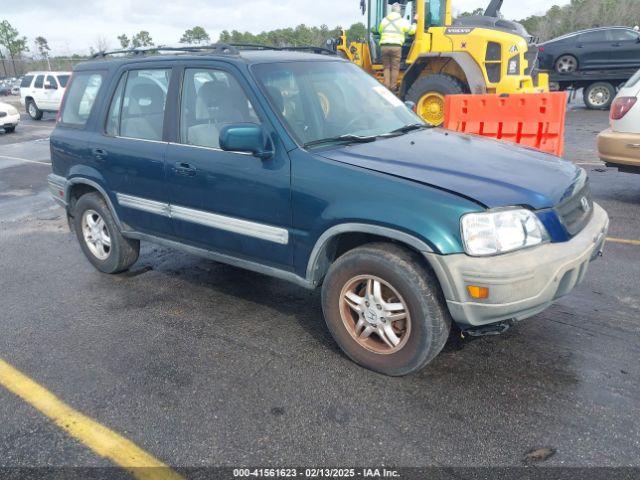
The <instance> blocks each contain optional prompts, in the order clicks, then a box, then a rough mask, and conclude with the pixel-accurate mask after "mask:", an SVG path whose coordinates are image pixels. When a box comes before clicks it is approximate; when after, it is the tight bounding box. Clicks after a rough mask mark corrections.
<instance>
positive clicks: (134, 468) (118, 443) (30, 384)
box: [0, 359, 183, 480]
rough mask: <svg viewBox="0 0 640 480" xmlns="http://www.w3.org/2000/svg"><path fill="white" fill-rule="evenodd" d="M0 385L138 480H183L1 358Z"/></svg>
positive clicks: (147, 454)
mask: <svg viewBox="0 0 640 480" xmlns="http://www.w3.org/2000/svg"><path fill="white" fill-rule="evenodd" d="M0 385H2V386H3V387H4V388H6V389H7V390H9V391H10V392H12V393H14V394H15V395H17V396H18V397H20V398H22V399H23V400H24V401H25V402H27V403H28V404H29V405H31V406H32V407H34V408H36V409H37V410H39V411H40V412H41V413H42V414H44V415H45V416H47V417H49V418H50V419H51V420H53V422H54V423H55V424H56V425H57V426H58V427H60V428H61V429H62V430H64V431H65V432H67V433H68V434H69V435H71V436H72V437H73V438H75V439H77V440H79V441H80V442H82V443H83V444H84V445H86V446H87V447H89V448H90V449H91V450H93V451H94V452H95V453H97V454H98V455H100V456H102V457H105V458H108V459H109V460H111V461H112V462H113V463H115V464H116V465H118V466H120V467H122V468H124V469H126V470H127V471H129V472H130V473H131V475H133V476H134V477H135V478H137V479H139V480H182V479H183V477H182V476H180V475H179V474H178V473H176V472H174V471H173V470H171V468H169V467H168V466H167V465H165V464H164V463H162V462H161V461H160V460H158V459H156V458H155V457H153V456H152V455H150V454H149V453H147V452H145V451H144V450H142V449H141V448H140V447H138V446H137V445H135V444H134V443H133V442H131V441H129V440H127V439H126V438H124V437H122V436H120V435H118V434H117V433H116V432H114V431H113V430H110V429H108V428H107V427H105V426H104V425H100V424H99V423H98V422H96V421H94V420H92V419H90V418H89V417H87V416H85V415H83V414H82V413H80V412H78V411H76V410H74V409H73V408H71V407H70V406H69V405H67V404H66V403H64V402H63V401H61V400H60V399H58V398H57V397H56V396H55V395H54V394H53V393H51V392H49V391H48V390H47V389H46V388H44V387H42V386H40V385H38V384H37V383H36V382H34V381H33V380H31V379H30V378H29V377H27V376H25V375H24V374H23V373H21V372H19V371H18V370H16V369H15V368H13V367H12V366H11V365H9V364H8V363H6V362H4V361H3V360H2V359H0Z"/></svg>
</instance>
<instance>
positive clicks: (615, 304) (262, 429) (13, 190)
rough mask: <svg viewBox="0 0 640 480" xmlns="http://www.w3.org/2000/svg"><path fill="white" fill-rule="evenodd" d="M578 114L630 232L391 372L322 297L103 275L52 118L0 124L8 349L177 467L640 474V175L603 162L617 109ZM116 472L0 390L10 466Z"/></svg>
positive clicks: (188, 274)
mask: <svg viewBox="0 0 640 480" xmlns="http://www.w3.org/2000/svg"><path fill="white" fill-rule="evenodd" d="M567 123H568V131H567V158H568V159H570V160H571V161H573V162H575V163H579V164H581V165H582V166H583V167H584V168H586V169H587V170H588V172H589V174H590V176H591V182H592V188H593V191H594V195H595V198H596V201H598V202H599V203H601V204H602V205H603V206H604V207H605V209H606V210H607V211H608V212H609V215H610V217H611V231H610V236H611V237H613V238H614V239H616V241H615V242H613V241H612V242H609V243H608V244H607V246H606V251H605V256H604V257H603V258H602V259H599V260H598V261H596V262H594V263H593V264H592V265H591V268H590V271H589V273H588V275H587V278H586V280H585V282H584V283H583V284H582V285H580V286H579V287H578V288H577V289H576V291H574V292H573V293H572V294H571V295H570V296H568V297H565V298H563V299H561V300H560V301H558V303H557V304H555V305H554V306H553V307H552V308H550V309H549V310H547V311H546V312H544V313H542V314H540V315H537V316H536V317H534V318H532V319H529V320H526V321H524V322H521V323H520V324H518V325H516V326H515V327H514V328H512V329H510V330H509V331H508V332H507V333H505V334H504V335H501V336H498V337H485V338H481V339H478V340H474V341H468V342H467V341H459V340H455V339H452V341H451V342H450V343H449V345H448V346H447V347H446V348H445V351H444V352H443V353H441V354H440V356H438V357H437V358H436V360H435V361H434V362H433V363H432V364H431V365H429V366H428V367H427V368H426V369H424V370H423V371H421V372H420V373H419V374H416V375H413V376H410V377H406V378H388V377H384V376H381V375H378V374H375V373H372V372H369V371H367V370H363V369H362V368H360V367H358V366H357V365H355V364H354V363H352V362H351V361H349V360H348V359H347V358H346V357H345V356H344V355H343V354H342V353H341V352H340V350H339V349H338V347H337V346H336V344H335V342H334V341H333V340H332V339H331V337H330V335H329V333H328V331H327V329H326V327H325V325H324V322H323V319H322V313H321V308H320V298H319V294H318V292H309V291H306V290H303V289H301V288H298V287H296V286H294V285H290V284H288V283H285V282H283V281H279V280H276V279H272V278H269V277H265V276H261V275H258V274H253V273H249V272H245V271H242V270H239V269H236V268H233V267H229V266H225V265H221V264H217V263H214V262H211V261H207V260H202V259H200V258H196V257H192V256H189V255H186V254H183V253H179V252H176V251H173V250H169V249H166V248H161V247H156V246H154V245H150V244H145V245H143V248H142V254H141V256H140V260H139V261H138V263H137V264H136V265H135V266H134V268H133V270H132V271H131V272H129V273H126V274H123V275H118V276H106V275H102V274H100V273H98V272H97V271H96V270H95V269H93V268H92V267H91V265H90V264H89V263H88V262H87V261H86V260H85V258H84V257H83V255H82V253H81V251H80V247H79V246H78V243H77V241H76V239H75V237H74V236H73V235H72V234H71V233H70V232H69V230H68V228H67V226H66V221H65V218H64V214H63V211H62V209H60V208H59V207H57V206H55V205H54V204H53V202H52V201H51V200H49V199H48V197H47V192H46V175H47V174H48V173H49V172H50V167H49V165H48V162H49V156H48V142H47V138H48V135H49V133H50V131H51V129H52V128H53V126H54V123H53V120H52V119H48V120H45V121H43V122H32V121H28V120H26V121H25V122H24V123H23V124H21V125H20V126H19V127H18V129H17V132H16V133H14V134H4V133H1V132H0V292H2V293H1V294H0V359H2V360H4V361H5V362H7V363H9V364H11V365H12V366H13V367H15V368H17V369H19V370H20V371H21V372H22V373H23V374H25V375H27V376H28V377H30V378H31V379H33V380H34V381H35V382H38V384H40V385H42V386H44V387H46V388H47V389H48V390H49V391H50V392H52V393H54V394H55V395H56V396H57V397H58V398H59V399H61V400H62V401H64V402H66V404H68V405H70V406H72V407H73V408H74V409H77V410H78V411H80V412H82V413H83V414H85V415H87V416H88V417H90V418H92V419H94V420H95V421H97V422H99V423H100V424H102V425H104V426H106V427H108V428H110V429H112V430H113V431H115V432H118V433H119V434H120V435H122V436H123V437H126V438H127V439H128V440H130V441H131V442H134V443H135V444H136V445H138V446H139V447H141V448H143V449H144V450H146V451H147V452H150V454H152V455H153V456H155V457H156V458H158V459H161V460H162V461H163V462H166V464H167V465H170V466H171V467H174V468H176V469H180V468H184V467H200V466H241V465H242V466H278V467H283V466H348V465H351V466H378V467H381V466H415V467H423V466H521V465H524V464H525V463H526V455H527V453H528V452H530V451H531V450H535V449H538V448H549V450H548V452H549V453H551V455H549V456H548V458H545V459H544V461H542V462H540V463H539V464H540V465H550V466H573V467H577V466H581V467H589V466H614V467H615V466H636V467H640V420H639V418H638V412H639V411H640V381H639V380H640V362H639V359H640V344H639V342H638V339H639V338H640V335H639V334H640V282H639V281H638V279H639V271H640V265H639V261H640V243H639V242H637V240H639V239H640V209H639V208H638V206H639V205H640V175H635V176H634V175H631V174H623V173H618V172H617V171H616V170H615V169H610V168H606V167H604V165H602V163H601V162H600V161H599V160H598V158H597V154H596V152H595V134H596V133H597V132H599V131H600V130H602V129H604V128H605V127H606V125H607V114H606V112H592V111H587V110H585V109H584V108H579V107H574V108H572V109H571V111H570V112H569V113H568V120H567ZM621 240H622V241H624V240H627V241H631V242H629V243H620V242H619V241H621ZM634 241H636V242H635V244H634ZM545 457H546V456H545ZM109 464H110V463H109V462H108V461H107V460H105V459H104V458H102V457H101V456H100V455H97V454H95V453H94V452H93V451H91V450H90V449H89V448H88V447H87V446H86V445H85V444H83V443H81V442H80V441H78V440H76V439H74V438H72V437H71V436H68V435H67V434H66V433H65V432H64V431H63V429H61V428H58V426H56V425H55V424H54V423H53V422H51V421H50V420H48V419H47V418H46V417H44V416H43V415H41V414H40V413H39V412H38V411H37V410H35V409H34V408H33V407H32V406H30V405H29V403H28V402H25V401H24V400H23V399H21V398H19V397H17V396H15V395H13V394H11V393H9V392H8V391H6V390H5V389H3V388H1V387H0V466H4V467H16V466H23V467H27V466H28V467H31V466H43V467H46V466H104V465H109ZM116 472H118V470H115V471H114V473H113V474H114V475H117V473H116Z"/></svg>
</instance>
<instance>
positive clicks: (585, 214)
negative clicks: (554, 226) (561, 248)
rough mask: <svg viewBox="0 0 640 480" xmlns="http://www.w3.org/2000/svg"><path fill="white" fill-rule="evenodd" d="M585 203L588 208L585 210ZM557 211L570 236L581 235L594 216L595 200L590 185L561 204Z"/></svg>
mask: <svg viewBox="0 0 640 480" xmlns="http://www.w3.org/2000/svg"><path fill="white" fill-rule="evenodd" d="M583 199H585V200H583ZM585 202H586V204H588V208H585V206H586V205H585ZM555 210H556V213H557V214H558V218H559V219H560V221H561V222H562V224H563V225H564V227H565V228H566V229H567V232H568V233H569V235H571V236H572V237H573V236H574V235H577V234H578V233H580V232H581V231H582V229H583V228H584V227H585V226H586V225H587V223H589V220H591V217H592V216H593V198H592V196H591V189H590V188H589V184H588V183H587V184H586V185H585V186H584V187H582V189H581V190H580V191H578V193H576V194H574V195H573V196H572V197H570V198H568V199H567V200H565V201H563V202H562V203H560V204H559V205H558V206H557V207H556V208H555Z"/></svg>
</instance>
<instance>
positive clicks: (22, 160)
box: [0, 154, 51, 165]
mask: <svg viewBox="0 0 640 480" xmlns="http://www.w3.org/2000/svg"><path fill="white" fill-rule="evenodd" d="M0 158H6V159H7V160H18V161H19V162H27V163H39V164H40V165H51V163H49V162H40V161H38V160H27V159H26V158H20V157H11V156H9V155H2V154H0Z"/></svg>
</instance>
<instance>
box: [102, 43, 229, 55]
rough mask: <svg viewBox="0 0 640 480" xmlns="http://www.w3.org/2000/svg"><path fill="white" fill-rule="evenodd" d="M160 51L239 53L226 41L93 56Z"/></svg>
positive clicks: (118, 51) (112, 52)
mask: <svg viewBox="0 0 640 480" xmlns="http://www.w3.org/2000/svg"><path fill="white" fill-rule="evenodd" d="M158 52H186V53H202V52H207V53H209V52H210V53H216V54H218V55H239V53H240V52H239V51H238V49H237V48H235V47H234V46H233V45H228V44H226V43H214V44H212V45H203V46H199V45H192V46H188V47H167V46H163V45H158V46H157V47H156V46H154V47H138V48H128V49H121V50H111V51H108V52H98V53H96V54H94V55H93V56H92V57H91V58H92V59H96V58H105V57H107V56H110V55H147V54H149V53H158Z"/></svg>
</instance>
